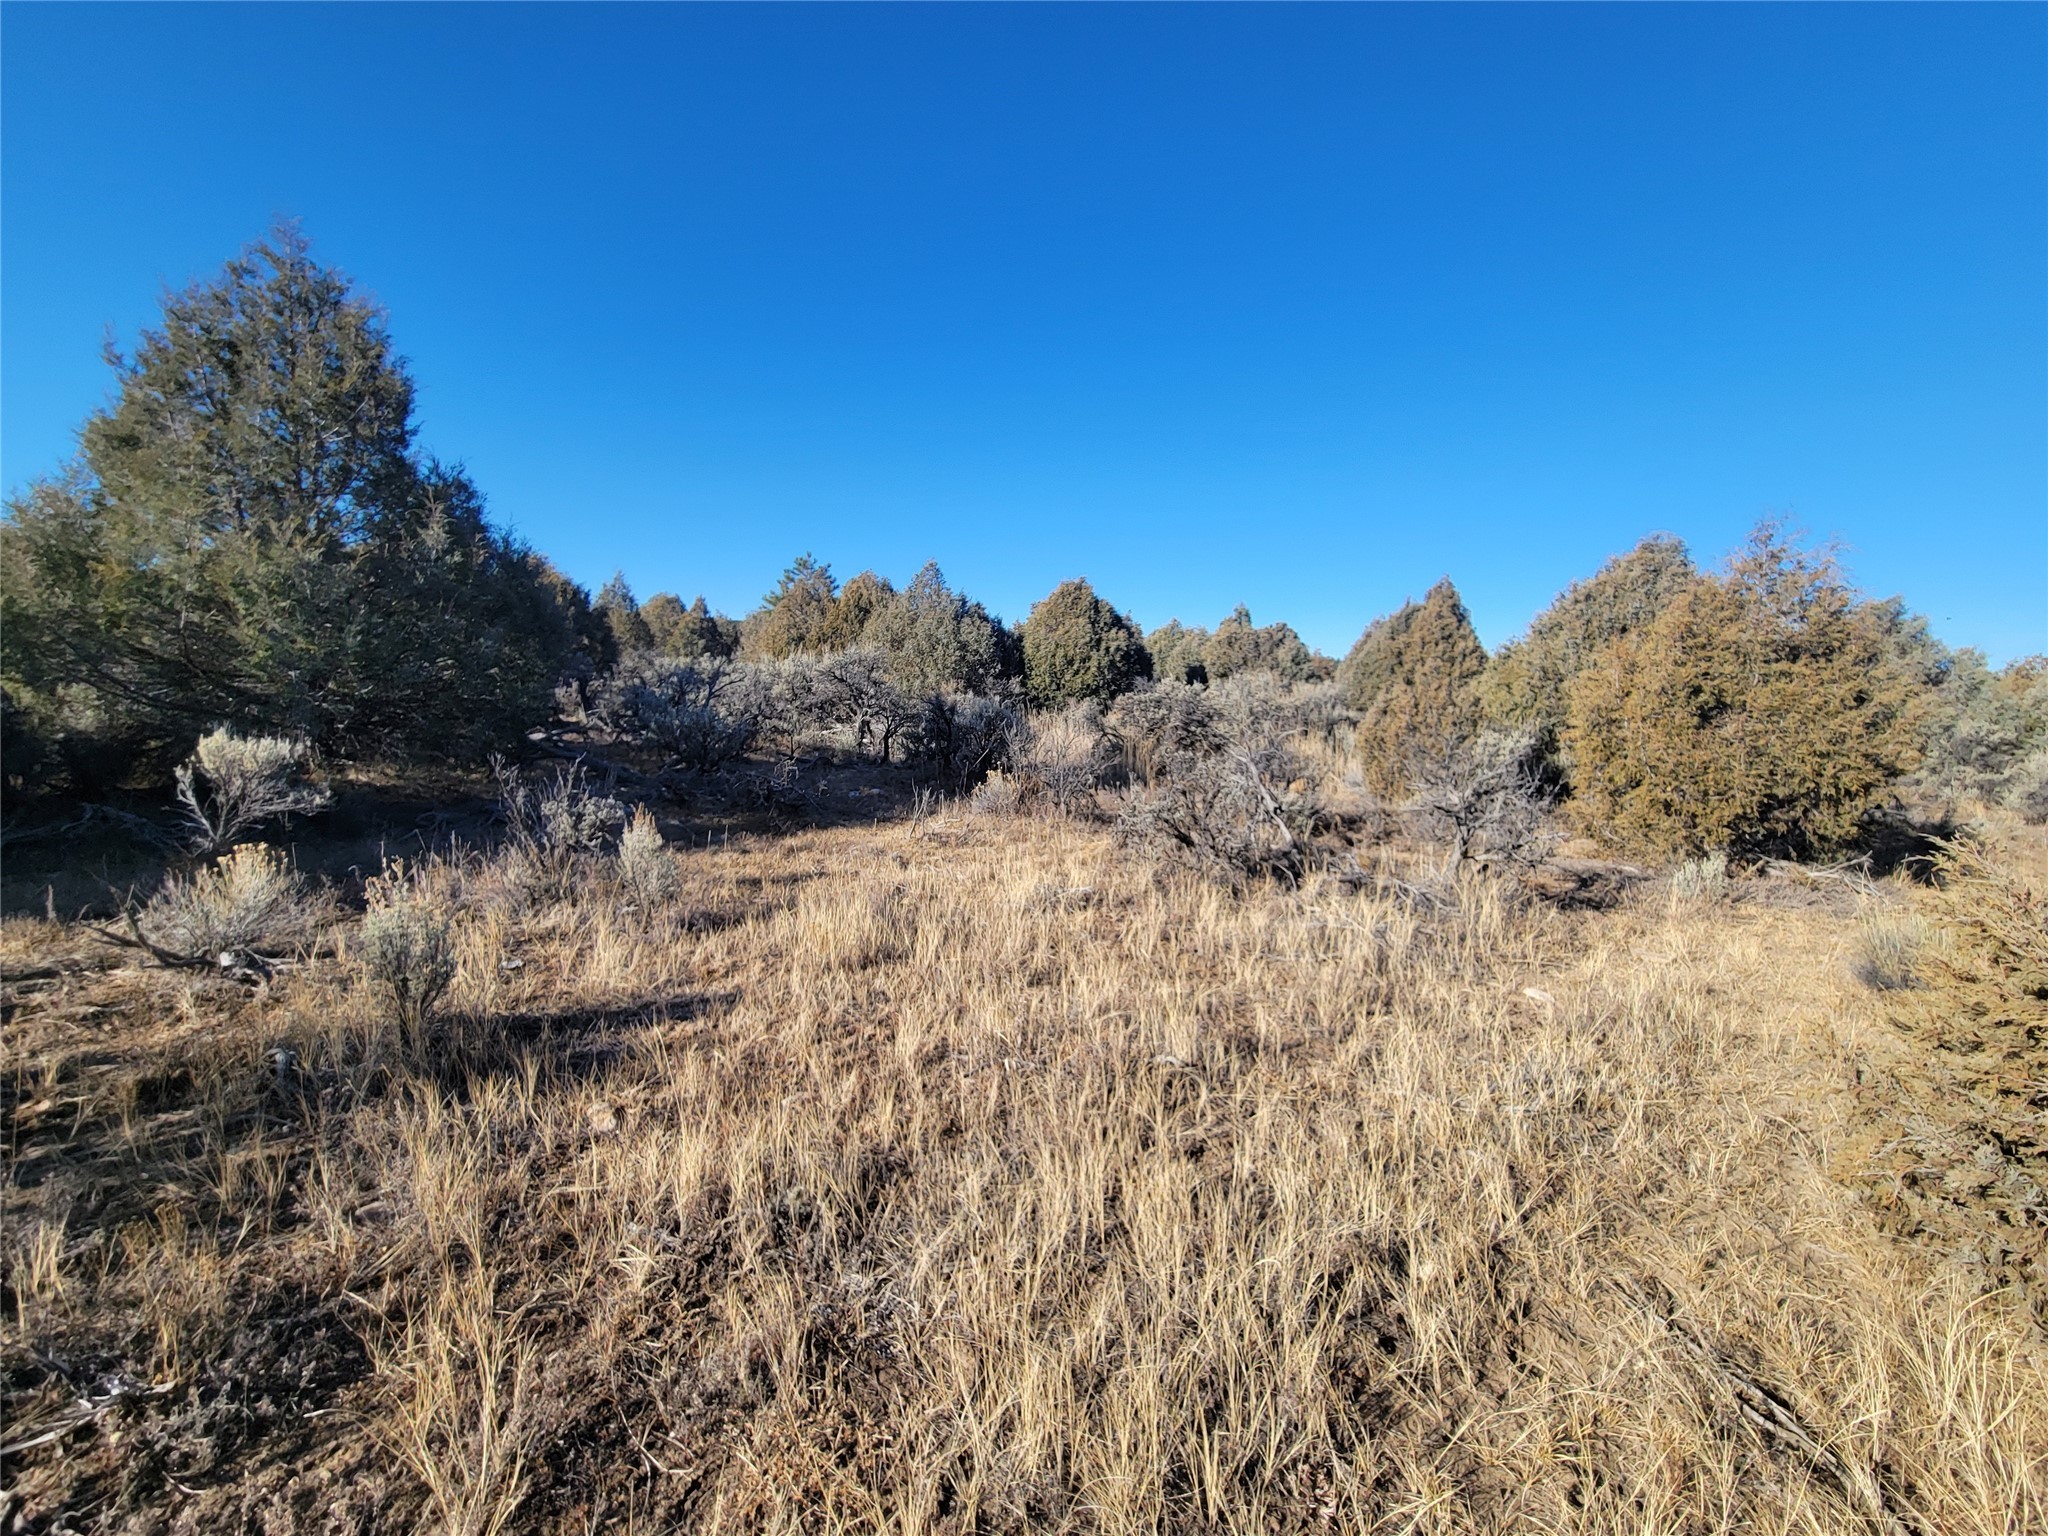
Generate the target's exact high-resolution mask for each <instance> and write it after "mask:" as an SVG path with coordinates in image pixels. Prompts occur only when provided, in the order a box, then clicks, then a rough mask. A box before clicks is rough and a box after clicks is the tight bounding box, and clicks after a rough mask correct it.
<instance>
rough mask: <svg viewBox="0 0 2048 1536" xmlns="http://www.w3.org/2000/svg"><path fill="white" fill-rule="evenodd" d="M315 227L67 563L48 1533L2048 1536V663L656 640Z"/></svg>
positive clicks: (798, 596) (1863, 600)
mask: <svg viewBox="0 0 2048 1536" xmlns="http://www.w3.org/2000/svg"><path fill="white" fill-rule="evenodd" d="M411 401H412V386H411V383H410V380H409V379H408V378H407V376H406V374H405V371H404V369H403V367H402V365H401V364H400V363H399V361H398V359H397V358H396V356H395V354H394V353H393V352H392V350H391V346H390V343H389V340H388V338H387V337H386V336H385V334H384V331H383V326H382V321H381V318H380V317H379V316H378V314H377V313H376V311H375V310H374V309H373V308H372V307H371V306H369V305H368V304H367V303H366V302H364V301H363V300H362V299H361V298H360V297H359V296H357V295H355V294H354V293H353V291H352V290H351V289H350V288H349V286H348V284H347V283H346V281H345V280H344V279H342V278H341V277H340V276H339V275H337V274H335V273H332V272H331V271H328V270H326V269H324V268H321V267H320V266H319V265H318V264H317V263H316V262H315V261H314V260H313V258H312V255H311V253H310V251H309V249H308V248H307V246H306V244H305V242H304V241H303V240H302V239H300V238H299V237H298V236H297V235H296V234H295V233H294V232H292V231H289V230H284V231H279V232H277V233H275V234H274V235H273V236H272V237H271V238H270V239H268V240H266V241H265V242H262V243H260V244H259V245H257V246H255V247H252V248H251V250H250V251H248V252H246V253H245V254H244V255H243V256H241V257H239V258H238V259H237V260H236V261H235V262H234V263H233V264H231V265H230V266H229V267H228V268H227V269H226V271H225V272H224V273H223V274H222V275H221V277H220V278H219V279H218V280H217V281H215V282H213V283H209V284H201V285H198V286H196V287H195V288H193V289H192V290H189V291H188V292H185V293H182V294H178V295H173V296H172V297H171V298H170V299H168V300H167V302H166V308H165V318H164V323H163V327H162V329H161V330H160V331H158V332H152V333H149V334H147V335H146V336H145V337H144V338H143V340H142V344H141V345H140V346H139V347H138V349H137V351H136V353H135V355H134V357H133V358H132V359H129V360H124V361H121V362H120V363H119V374H118V382H117V390H116V393H115V396H114V398H113V400H112V401H111V402H110V404H109V406H108V407H107V409H106V410H105V411H103V412H101V413H99V414H97V415H96V416H95V417H94V418H93V419H92V420H91V421H89V422H88V423H87V425H86V427H85V429H84V431H83V432H82V434H81V438H80V445H81V446H80V455H79V458H78V460H77V462H75V463H74V464H71V465H68V466H65V467H64V468H63V469H62V470H61V471H60V472H59V473H57V474H55V475H52V476H50V477H47V478H45V479H43V480H40V481H37V482H35V483H33V484H32V485H30V486H29V487H28V488H27V489H26V490H25V491H23V492H21V493H20V494H18V495H17V496H15V497H14V498H13V499H12V500H11V501H10V503H9V507H8V513H7V517H6V520H5V522H4V524H0V598H4V601H5V604H6V623H5V625H4V627H0V687H4V699H0V702H4V706H5V718H4V722H0V726H4V729H0V741H4V746H5V764H4V768H5V779H6V785H5V788H6V802H7V804H6V817H5V822H4V825H0V834H4V838H5V853H6V867H5V870H4V878H0V905H4V910H5V916H4V921H0V989H4V1009H5V1022H6V1052H7V1060H6V1073H5V1077H4V1081H0V1112H4V1116H5V1131H6V1146H7V1172H6V1182H5V1189H4V1195H5V1212H4V1215H5V1221H4V1234H0V1256H4V1266H5V1267H4V1290H0V1391H4V1394H5V1404H4V1406H5V1413H4V1422H5V1426H6V1427H5V1429H4V1431H0V1484H4V1486H0V1522H4V1523H5V1524H6V1525H7V1528H8V1529H11V1530H21V1531H32V1532H39V1533H40V1532H51V1533H55V1532H58V1531H67V1532H83V1531H131V1530H132V1531H138V1532H139V1531H192V1532H206V1533H213V1532H221V1531H248V1532H257V1531H280V1530H327V1531H351V1532H353V1531H361V1532H401V1531H403V1532H412V1531H421V1530H430V1531H449V1532H461V1533H496V1532H527V1531H533V1532H542V1531H545V1532H555V1531H579V1532H581V1531H592V1530H599V1529H605V1530H613V1529H616V1530H621V1531H628V1530H632V1531H654V1530H706V1531H806V1532H809V1531H819V1532H824V1531H842V1530H846V1531H851V1530H884V1529H886V1530H907V1531H930V1532H935V1533H936V1532H957V1533H968V1532H1009V1531H1015V1532H1024V1531H1041V1530H1049V1531H1076V1532H1137V1531H1161V1530H1166V1531H1176V1532H1225V1531H1230V1532H1240V1531H1242V1532H1251V1531H1258V1532H1296V1531H1299V1532H1310V1531H1314V1532H1324V1531H1360V1532H1396V1531H1400V1532H1446V1533H1450V1532H1460V1533H1462V1532H1505V1531H1521V1530H1539V1531H1560V1532H1563V1531H1578V1532H1616V1533H1619V1532H1623V1531H1627V1532H1669V1533H1674V1536H1675V1533H1694V1532H1719V1531H1729V1532H1733V1531H1745V1532H1747V1531H1757V1530H1761V1531H1779V1532H1837V1531H1839V1532H1852V1531H1854V1532H1869V1531H1878V1532H1885V1533H1911V1536H1935V1533H1942V1536H1946V1533H1994V1532H1996V1533H2020V1532H2026V1531H2033V1530H2039V1529H2043V1528H2048V1333H2044V1329H2048V1098H2044V1094H2043V1089H2042V1084H2043V1082H2044V1080H2048V940H2044V933H2048V914H2044V909H2043V903H2044V899H2048V898H2044V892H2048V834H2044V831H2043V825H2042V824H2043V821H2044V819H2048V666H2044V664H2043V663H2042V662H2041V660H2040V659H2038V658H2035V659H2032V660H2024V661H2020V662H2016V663H2013V664H2011V665H2009V666H2007V667H2005V668H2003V669H1997V670H1994V669H1992V668H1991V667H1989V666H1988V665H1987V664H1986V663H1985V661H1984V659H1983V658H1982V657H1981V656H1978V655H1976V654H1975V653H1972V652H1968V651H1962V652H1956V651H1951V650H1949V649H1948V648H1946V647H1944V646H1942V645H1941V644H1940V643H1938V642H1937V641H1936V640H1935V639H1934V638H1933V637H1932V636H1931V635H1930V634H1929V633H1928V631H1927V629H1926V626H1925V625H1924V623H1923V622H1921V621H1920V620H1919V619H1917V618H1916V617H1915V616H1913V615H1912V614H1911V613H1909V612H1908V611H1907V610H1906V609H1905V608H1904V606H1903V605H1902V604H1901V603H1899V602H1897V601H1896V600H1878V599H1873V598H1871V597H1869V596H1867V595H1865V594H1863V593H1862V592H1860V591H1858V590H1857V589H1856V587H1855V586H1854V584H1853V582H1852V581H1851V579H1850V577H1849V576H1848V574H1847V573H1846V572H1845V571H1844V570H1843V569H1842V568H1841V566H1840V564H1839V563H1838V561H1837V560H1836V559H1835V558H1834V557H1833V555H1832V554H1831V553H1830V552H1829V551H1828V550H1827V549H1825V548H1819V547H1815V546H1813V545H1811V544H1810V543H1808V542H1806V541H1804V540H1803V539H1801V538H1800V537H1798V536H1797V535H1796V534H1795V533H1793V532H1792V531H1791V530H1788V529H1786V528H1783V527H1780V526H1777V525H1772V524H1766V525H1764V526H1762V527H1759V528H1758V529H1757V530H1756V532H1755V534H1754V535H1753V536H1752V537H1751V539H1750V540H1749V541H1748V542H1747V543H1746V544H1745V546H1744V547H1743V548H1742V549H1740V550H1738V551H1736V552H1735V553H1734V554H1733V555H1732V556H1731V557H1730V558H1729V559H1728V560H1727V561H1725V562H1724V563H1722V564H1721V565H1719V566H1717V567H1714V568H1703V567H1701V566H1699V565H1697V564H1695V562H1694V561H1693V559H1692V557H1691V555H1690V554H1689V553H1688V552H1687V551H1686V550H1685V549H1684V547H1683V546H1682V545H1680V544H1679V543H1677V541H1675V540H1672V539H1669V538H1665V537H1653V538H1651V539H1648V540H1646V541H1645V542H1644V543H1642V544H1641V545H1639V546H1638V547H1637V548H1636V549H1634V550H1632V551H1628V552H1624V553H1622V554H1620V555H1618V556H1617V557H1616V558H1615V559H1614V560H1612V561H1610V562H1609V563H1608V564H1607V565H1606V566H1605V567H1603V568H1602V569H1601V570H1600V571H1599V572H1597V573H1596V574H1594V575H1593V576H1591V577H1590V578H1588V579H1587V580H1586V581H1584V582H1581V583H1579V584H1577V585H1575V586H1573V587H1572V588H1571V589H1570V590H1568V591H1567V592H1566V593H1564V594H1563V595H1561V596H1560V597H1559V598H1558V600H1557V601H1556V603H1555V604H1553V605H1552V606H1551V608H1549V609H1548V610H1547V611H1546V612H1545V613H1543V614H1541V615H1539V616H1538V617H1537V618H1536V619H1535V620H1534V621H1533V622H1532V623H1531V625H1530V627H1529V629H1528V631H1527V632H1526V633H1525V634H1524V635H1523V636H1522V637H1520V638H1518V639H1517V640H1515V641H1514V642H1512V643H1510V644H1509V645H1507V646H1504V647H1502V648H1501V649H1500V650H1499V651H1498V652H1497V653H1495V654H1493V655H1488V653H1487V652H1486V651H1485V649H1484V648H1483V647H1482V646H1481V644H1480V642H1479V640H1478V637H1477V636H1476V634H1474V632H1473V629H1472V625H1471V622H1470V619H1469V617H1468V615H1467V613H1466V610H1465V607H1464V604H1463V603H1462V601H1461V600H1460V599H1459V597H1458V594H1457V591H1456V588H1455V587H1454V586H1453V584H1452V583H1451V581H1450V580H1449V579H1448V578H1446V579H1444V580H1441V581H1439V582H1437V583H1436V584H1435V585H1433V586H1431V587H1430V588H1429V589H1428V590H1427V592H1426V594H1425V596H1424V597H1423V598H1422V599H1421V600H1420V601H1418V602H1413V603H1410V604H1408V605H1406V606H1404V607H1403V608H1401V609H1400V610H1399V611H1397V612H1396V613H1393V614H1391V615H1388V616H1386V617H1384V618H1381V619H1378V620H1375V621H1373V622H1372V623H1370V624H1368V625H1366V626H1365V627H1364V630H1363V633H1362V634H1361V636H1360V638H1359V641H1358V643H1357V644H1356V645H1355V646H1354V647H1353V648H1352V650H1351V651H1350V653H1349V654H1348V655H1347V656H1345V657H1344V658H1342V659H1341V660H1339V659H1335V658H1331V657H1325V656H1321V655H1318V654H1316V653H1314V652H1313V651H1311V650H1310V649H1309V648H1308V647H1307V646H1306V645H1304V644H1303V643H1302V641H1301V639H1300V637H1299V636H1298V635H1297V634H1296V633H1295V631H1294V630H1293V629H1291V628H1290V627H1289V626H1288V625H1286V624H1285V623H1280V622H1268V623H1266V624H1264V625H1258V624H1255V623H1254V622H1253V619H1252V616H1251V614H1250V613H1249V612H1248V611H1246V610H1245V609H1243V608H1239V609H1238V610H1237V611H1236V612H1235V613H1233V614H1231V615H1229V616H1228V617H1226V618H1224V619H1222V620H1221V621H1220V622H1218V623H1217V624H1216V625H1215V627H1214V628H1213V629H1206V628H1202V627H1200V626H1199V625H1198V624H1182V623H1181V622H1180V621H1179V620H1175V621H1173V622H1171V623H1169V624H1167V625H1164V626H1161V627H1159V628H1157V629H1154V630H1153V631H1152V632H1151V633H1150V634H1149V635H1147V634H1145V633H1144V632H1143V631H1142V630H1141V629H1140V628H1139V626H1138V625H1137V624H1136V622H1135V621H1134V620H1133V619H1132V618H1131V617H1130V616H1129V615H1128V614H1126V613H1124V612H1123V611H1122V610H1120V609H1119V608H1118V607H1117V606H1116V605H1115V604H1114V603H1113V602H1111V601H1110V600H1109V599H1108V598H1106V597H1105V596H1103V595H1101V594H1099V593H1097V592H1096V591H1095V589H1094V588H1093V587H1092V586H1091V585H1090V584H1089V583H1088V582H1087V581H1086V580H1082V579H1079V578H1076V579H1074V580H1071V581H1067V582H1064V583H1062V584H1061V585H1060V586H1059V587H1058V588H1056V589H1055V590H1054V591H1053V592H1052V593H1050V594H1048V595H1047V596H1046V597H1045V598H1044V599H1043V600H1042V601H1041V602H1040V603H1038V604H1037V605H1035V606H1034V607H1033V608H1032V609H1031V610H1030V612H1029V613H1027V614H1026V615H1024V616H1023V617H1022V619H1021V620H1020V621H1018V622H1014V623H1012V622H1008V621H1006V620H1005V619H1004V618H1002V617H1001V616H999V615H996V614H994V613H992V612H990V611H989V610H988V609H987V608H986V607H985V606H984V605H983V604H981V603H980V602H977V601H976V600H974V599H973V598H971V597H969V596H968V595H966V594H964V593H962V592H959V591H958V590H956V589H955V588H954V587H953V586H952V585H951V584H950V583H949V582H948V580H947V578H946V576H945V575H944V573H943V572H942V571H941V570H940V569H939V567H938V566H937V565H936V564H930V565H927V566H925V567H924V568H923V569H922V570H921V571H918V572H916V573H914V574H913V575H911V577H910V579H909V580H908V581H907V582H906V583H905V584H904V585H902V586H901V587H898V586H897V585H895V583H894V581H892V580H891V579H890V578H889V577H887V576H884V575H882V574H880V573H877V572H873V571H868V572H862V573H860V574H859V575H856V576H854V577H853V578H852V579H851V580H847V581H844V582H841V581H840V580H839V579H838V578H837V577H836V576H835V575H834V573H833V572H832V570H831V569H830V568H829V567H828V566H826V565H824V564H822V563H820V562H818V561H816V560H815V559H813V558H811V557H810V556H808V555H805V556H802V557H800V558H798V559H797V560H795V561H793V562H792V564H791V565H790V566H789V567H788V569H787V570H785V571H784V573H783V574H782V576H781V577H780V579H779V580H778V581H777V582H776V583H775V584H774V586H773V587H772V588H771V589H770V591H769V592H768V593H767V594H766V596H765V597H764V598H763V600H762V602H761V604H760V605H759V606H758V607H757V608H756V609H755V610H754V611H753V612H751V613H748V614H746V615H744V616H742V617H740V618H738V619H733V618H731V617H728V616H726V615H724V614H720V613H716V612H713V611H712V610H711V609H710V607H709V605H708V604H707V603H706V602H705V601H704V600H703V599H702V598H697V599H695V600H694V601H686V600H685V599H684V597H683V596H681V595H680V594H675V593H657V594H655V595H653V596H651V597H649V598H647V599H645V600H641V599H640V598H638V597H636V596H635V594H634V593H633V591H632V588H631V586H630V584H629V582H628V581H627V579H626V577H625V576H624V575H623V574H621V575H619V576H616V577H614V578H613V579H612V580H611V581H610V582H608V583H606V584H605V585H604V587H603V588H602V589H601V590H600V591H599V592H598V593H597V594H596V595H595V596H592V595H591V594H589V593H588V592H586V591H585V590H584V589H582V588H580V587H578V586H577V585H576V584H575V583H574V582H572V581H570V580H568V579H567V578H566V577H564V576H562V575H561V574H560V573H559V572H558V571H556V570H555V569H554V568H553V567H552V566H551V565H549V563H548V562H547V561H546V560H545V559H544V558H543V557H541V556H540V555H538V554H536V553H535V552H533V551H531V550H527V549H525V548H523V547H521V546H519V545H518V544H516V543H515V542H514V541H512V540H510V539H508V538H506V537H505V536H504V535H502V534H501V533H499V532H497V531H496V530H495V529H494V528H493V527H492V526H491V525H490V523H489V522H488V520H487V519H486V518H485V516H484V509H483V502H482V498H481V496H480V494H479V493H478V492H477V490H476V488H475V487H474V486H473V485H472V484H471V483H470V482H469V480H468V479H467V477H466V476H465V475H464V474H463V473H462V472H461V471H460V470H456V469H450V468H447V467H445V466H440V465H437V464H434V463H433V462H431V461H430V460H428V459H425V458H424V457H423V456H421V455H420V454H418V453H417V452H416V450H415V448H414V446H413V427H412V421H411Z"/></svg>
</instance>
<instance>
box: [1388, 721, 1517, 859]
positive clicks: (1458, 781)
mask: <svg viewBox="0 0 2048 1536" xmlns="http://www.w3.org/2000/svg"><path fill="white" fill-rule="evenodd" d="M1541 758H1542V747H1541V743H1540V740H1539V738H1538V736H1537V733H1536V732H1535V731H1534V730H1532V729H1529V728H1527V727H1524V728H1521V729H1518V730H1499V729H1492V730H1484V731H1481V732H1480V733H1479V734H1478V735H1477V736H1475V737H1473V738H1472V739H1471V740H1470V741H1466V742H1461V743H1459V744H1457V745H1456V746H1453V747H1451V748H1449V749H1448V750H1445V751H1442V752H1438V753H1434V754H1430V755H1427V756H1424V757H1422V758H1420V759H1418V760H1417V763H1416V766H1415V767H1414V768H1413V769H1412V770H1411V771H1410V774H1409V780H1410V793H1409V800H1408V809H1409V811H1410V812H1411V813H1412V814H1413V815H1414V817H1415V819H1416V821H1417V823H1418V824H1419V827H1420V830H1421V831H1422V832H1423V834H1424V835H1425V836H1427V837H1430V838H1432V839H1434V840H1435V841H1437V842H1440V843H1442V844H1444V845H1445V846H1446V847H1447V848H1448V849H1449V850H1450V853H1451V858H1452V861H1453V863H1454V864H1456V865H1462V864H1464V863H1465V861H1466V860H1467V859H1477V860H1479V861H1480V862H1482V863H1490V864H1529V863H1532V862H1534V861H1535V860H1537V859H1538V858H1540V857H1541V856H1542V854H1543V853H1544V852H1545V851H1546V849H1547V846H1548V841H1549V840H1548V838H1547V837H1546V835H1545V833H1546V827H1547V823H1546V818H1545V814H1544V813H1545V812H1546V811H1547V810H1548V808H1549V805H1550V800H1551V797H1550V794H1549V792H1548V791H1547V790H1546V789H1545V788H1544V786H1543V782H1542V779H1541V777H1540V764H1541Z"/></svg>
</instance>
